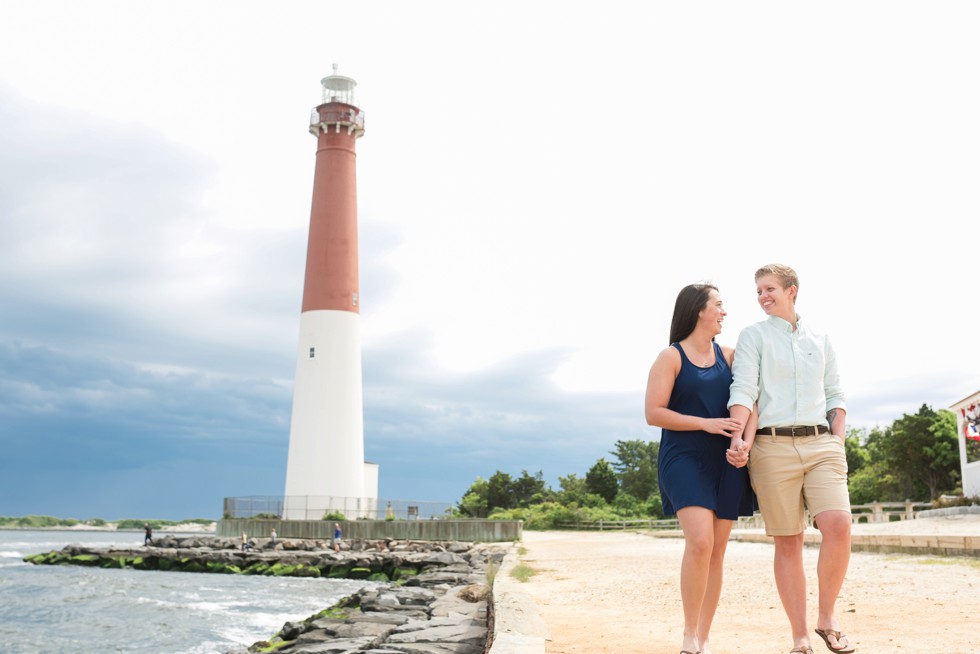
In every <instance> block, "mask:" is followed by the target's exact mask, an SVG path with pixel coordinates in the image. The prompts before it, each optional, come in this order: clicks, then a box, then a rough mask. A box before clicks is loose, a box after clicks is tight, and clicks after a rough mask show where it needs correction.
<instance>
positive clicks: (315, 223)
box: [283, 64, 378, 520]
mask: <svg viewBox="0 0 980 654" xmlns="http://www.w3.org/2000/svg"><path fill="white" fill-rule="evenodd" d="M333 69H334V70H333V74H332V75H330V76H329V77H324V78H323V79H322V80H321V84H322V86H323V99H322V102H321V104H320V105H319V106H317V107H316V108H315V109H313V113H312V115H311V116H310V132H311V133H312V134H313V135H315V136H316V137H317V149H316V169H315V172H314V177H313V207H312V210H311V212H310V234H309V243H308V245H307V253H306V280H305V285H304V288H303V310H302V315H301V316H300V330H299V331H300V333H299V348H298V350H297V355H296V385H295V388H294V391H293V413H292V423H291V425H290V431H289V457H288V461H287V464H286V493H285V495H286V496H285V500H284V506H283V517H284V518H286V519H299V520H319V519H321V518H322V517H323V515H324V514H325V513H328V512H339V513H343V514H344V517H345V518H348V519H355V518H359V517H373V514H374V511H375V510H376V508H377V507H376V505H377V496H378V490H377V488H378V470H377V466H376V465H375V464H371V463H365V461H364V407H363V402H362V398H361V334H360V305H361V302H360V289H359V288H358V271H357V182H356V177H355V165H354V164H355V161H356V157H357V155H356V153H355V149H354V144H355V143H356V142H357V139H358V138H360V137H361V135H362V134H364V113H363V112H362V111H361V110H360V109H359V108H358V107H357V105H355V104H354V87H355V86H357V82H355V81H354V80H352V79H351V78H349V77H343V76H341V75H338V74H337V66H336V64H335V65H334V67H333Z"/></svg>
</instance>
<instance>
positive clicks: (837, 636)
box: [814, 629, 854, 654]
mask: <svg viewBox="0 0 980 654" xmlns="http://www.w3.org/2000/svg"><path fill="white" fill-rule="evenodd" d="M814 631H815V632H816V633H817V635H818V636H820V637H821V638H823V642H824V643H826V644H827V649H829V650H830V651H831V652H837V654H851V652H853V651H854V648H853V647H851V646H847V647H846V648H844V649H835V648H834V647H833V646H832V645H831V644H830V637H831V636H833V637H834V640H836V641H837V642H838V643H840V640H841V638H847V634H843V633H841V632H839V631H835V630H834V629H814Z"/></svg>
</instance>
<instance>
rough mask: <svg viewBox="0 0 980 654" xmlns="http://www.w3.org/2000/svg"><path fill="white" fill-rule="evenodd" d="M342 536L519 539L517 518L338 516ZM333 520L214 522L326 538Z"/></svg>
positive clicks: (223, 530) (256, 534) (224, 527)
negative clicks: (370, 517)
mask: <svg viewBox="0 0 980 654" xmlns="http://www.w3.org/2000/svg"><path fill="white" fill-rule="evenodd" d="M336 522H337V523H338V524H339V525H340V529H341V533H342V534H343V539H344V540H348V541H349V540H385V539H390V540H400V541H409V540H411V541H461V542H472V543H505V542H517V541H519V540H521V536H522V534H523V524H524V523H523V522H521V521H520V520H342V521H341V520H338V521H336ZM333 524H334V521H333V520H254V519H244V518H231V519H225V520H221V521H219V522H218V529H217V534H216V535H217V536H219V537H222V538H240V537H241V535H242V532H245V533H246V534H247V535H248V537H249V538H268V537H269V534H270V533H272V530H273V529H275V530H276V534H277V535H278V536H279V538H305V539H313V540H324V541H330V540H332V539H333Z"/></svg>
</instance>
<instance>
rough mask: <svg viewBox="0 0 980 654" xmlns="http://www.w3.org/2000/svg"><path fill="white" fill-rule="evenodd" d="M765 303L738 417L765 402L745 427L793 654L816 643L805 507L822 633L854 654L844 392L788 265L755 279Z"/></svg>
mask: <svg viewBox="0 0 980 654" xmlns="http://www.w3.org/2000/svg"><path fill="white" fill-rule="evenodd" d="M755 283H756V295H757V297H758V301H759V305H760V306H761V307H762V310H763V311H764V312H765V313H766V315H767V316H769V317H768V319H766V320H764V321H762V322H758V323H755V324H753V325H749V326H748V327H746V328H745V329H743V330H742V333H741V334H740V335H739V337H738V344H737V345H736V348H735V351H736V352H737V356H736V357H735V366H734V373H735V381H734V383H733V384H732V389H731V398H730V399H729V401H728V405H729V408H730V410H731V416H732V417H733V418H734V419H735V420H736V421H738V422H740V423H741V422H744V421H745V417H746V416H748V415H749V412H750V408H751V407H752V406H753V404H754V403H758V429H757V430H753V429H751V428H750V427H746V433H745V435H744V436H742V435H738V436H737V437H736V438H735V439H734V440H735V441H742V440H743V439H744V442H745V445H747V448H743V449H747V450H748V451H750V452H751V454H750V457H749V471H750V473H751V475H752V487H753V488H754V489H755V492H756V494H757V495H758V498H759V509H760V511H762V518H763V519H764V520H765V523H766V534H768V535H769V536H772V537H773V541H774V542H775V548H774V550H773V551H774V554H773V556H774V560H773V570H774V573H775V578H776V589H777V590H778V591H779V599H780V600H781V602H782V604H783V610H784V611H786V617H788V618H789V623H790V629H791V630H792V632H793V649H792V650H790V652H791V654H792V653H794V652H795V653H797V654H812V652H813V649H812V648H811V647H810V637H809V636H808V635H807V624H806V622H807V611H806V597H807V592H806V573H805V570H804V567H803V530H804V529H805V528H806V521H805V515H804V512H803V507H804V504H805V505H806V508H807V509H808V510H809V512H810V516H811V517H812V519H813V525H814V526H815V527H816V528H817V529H819V530H820V534H821V543H820V555H819V558H818V560H817V580H818V613H817V629H816V633H817V635H818V636H820V637H821V638H822V639H823V641H824V644H825V645H826V646H827V649H829V650H830V651H832V652H841V653H842V654H846V653H848V652H853V651H854V647H853V645H851V643H850V641H849V639H848V637H847V636H846V635H845V634H844V633H843V631H842V628H841V624H840V621H839V620H838V618H837V615H836V613H835V606H836V604H837V596H838V595H839V594H840V589H841V587H842V586H843V584H844V577H845V575H846V574H847V566H848V563H849V562H850V557H851V501H850V497H849V495H848V491H847V457H846V455H845V448H844V439H845V433H846V425H845V414H846V413H847V408H846V406H845V404H844V391H843V389H842V387H841V383H840V373H839V371H838V367H837V357H836V355H835V353H834V348H833V346H832V345H831V343H830V340H829V339H828V338H827V336H826V335H824V334H822V333H820V332H818V331H816V330H814V329H813V327H812V323H810V322H809V321H804V320H803V319H802V318H801V317H800V314H798V313H797V312H796V298H797V295H798V294H799V286H800V280H799V277H798V276H797V274H796V271H795V270H793V269H792V268H790V267H789V266H785V265H782V264H770V265H767V266H763V267H762V268H760V269H759V270H757V271H756V273H755Z"/></svg>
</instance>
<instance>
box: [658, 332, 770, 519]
mask: <svg viewBox="0 0 980 654" xmlns="http://www.w3.org/2000/svg"><path fill="white" fill-rule="evenodd" d="M672 345H673V346H674V347H676V348H677V350H678V352H680V353H681V370H680V372H679V373H678V374H677V379H676V380H675V381H674V390H673V391H672V392H671V394H670V401H669V402H668V404H667V408H668V409H670V410H671V411H676V412H677V413H682V414H684V415H688V416H698V417H700V418H725V417H727V416H728V391H729V387H730V386H731V385H732V370H731V368H730V367H729V366H728V362H727V361H726V360H725V355H724V353H722V351H721V347H720V346H719V345H718V344H717V343H712V345H713V346H714V348H715V365H713V366H711V367H710V368H699V367H698V366H696V365H694V364H693V363H691V362H690V361H689V360H688V358H687V355H685V354H684V349H683V348H681V346H680V345H678V344H677V343H673V344H672ZM730 444H731V439H730V438H728V437H727V436H721V435H719V434H709V433H708V432H706V431H671V430H669V429H664V430H662V435H661V437H660V456H659V459H658V462H657V474H658V477H659V481H660V498H661V500H662V501H663V507H664V515H674V514H675V513H677V510H678V509H683V508H684V507H686V506H703V507H705V508H706V509H711V510H712V511H714V512H715V515H716V516H718V517H719V518H723V519H725V520H737V519H738V516H740V515H752V513H753V511H754V510H755V506H756V502H755V494H754V493H753V492H752V487H751V486H750V485H749V471H748V468H747V467H743V468H736V467H735V466H733V465H731V464H730V463H728V460H727V459H725V450H727V449H728V446H729V445H730Z"/></svg>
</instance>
